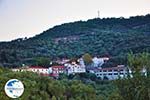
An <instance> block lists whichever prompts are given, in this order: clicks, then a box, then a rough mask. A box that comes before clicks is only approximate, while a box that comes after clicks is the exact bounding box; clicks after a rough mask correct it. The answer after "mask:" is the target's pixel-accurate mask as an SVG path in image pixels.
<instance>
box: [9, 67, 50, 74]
mask: <svg viewBox="0 0 150 100" xmlns="http://www.w3.org/2000/svg"><path fill="white" fill-rule="evenodd" d="M12 71H15V72H23V71H30V72H34V73H38V74H40V75H43V76H49V74H50V73H52V69H51V68H44V67H41V66H31V67H24V68H13V69H12Z"/></svg>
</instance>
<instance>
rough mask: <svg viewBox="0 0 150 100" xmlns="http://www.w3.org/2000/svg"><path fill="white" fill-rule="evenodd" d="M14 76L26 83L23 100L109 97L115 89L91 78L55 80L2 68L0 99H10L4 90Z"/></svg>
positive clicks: (87, 99)
mask: <svg viewBox="0 0 150 100" xmlns="http://www.w3.org/2000/svg"><path fill="white" fill-rule="evenodd" d="M12 78H17V79H19V80H21V81H22V82H23V84H24V87H25V91H24V93H23V95H22V96H21V97H20V99H21V100H99V98H100V97H101V98H102V97H103V98H105V99H106V98H108V96H109V94H107V92H108V93H109V92H112V91H113V90H114V89H113V88H112V87H113V86H111V85H112V84H111V83H106V84H105V85H103V84H101V85H99V84H97V83H95V82H94V81H92V80H91V81H89V82H88V83H86V84H85V79H84V81H82V80H81V79H82V78H81V77H80V78H79V79H77V78H75V77H74V79H71V80H70V79H67V78H64V79H59V80H55V79H52V78H50V77H44V76H39V75H37V74H34V73H31V72H11V71H10V70H8V69H5V68H0V100H10V98H8V97H7V96H6V94H5V92H4V85H5V83H6V82H7V81H8V80H9V79H12ZM87 80H88V79H87ZM107 86H108V87H107ZM105 89H106V90H105Z"/></svg>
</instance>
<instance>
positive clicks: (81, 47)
mask: <svg viewBox="0 0 150 100" xmlns="http://www.w3.org/2000/svg"><path fill="white" fill-rule="evenodd" d="M149 32H150V15H146V16H137V17H132V18H129V19H124V18H106V19H91V20H88V21H85V22H83V21H78V22H74V23H67V24H62V25H59V26H55V27H54V28H51V29H49V30H47V31H44V32H43V33H42V34H40V35H37V36H35V37H33V38H30V39H25V40H24V39H17V40H14V41H11V42H3V43H0V65H3V66H20V65H21V63H24V64H32V60H33V59H34V58H35V57H46V58H47V57H48V58H51V59H52V60H53V59H57V58H78V57H80V56H81V55H84V54H85V53H89V54H91V55H92V56H95V55H96V56H110V57H111V60H110V61H108V63H109V65H110V66H114V65H116V64H124V63H125V60H126V55H127V53H128V52H129V51H130V50H132V51H133V52H134V53H140V52H143V51H148V52H150V47H149V44H150V39H149V38H150V34H149Z"/></svg>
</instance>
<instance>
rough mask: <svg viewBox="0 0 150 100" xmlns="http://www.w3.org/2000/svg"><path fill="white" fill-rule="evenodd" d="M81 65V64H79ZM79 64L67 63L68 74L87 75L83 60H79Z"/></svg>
mask: <svg viewBox="0 0 150 100" xmlns="http://www.w3.org/2000/svg"><path fill="white" fill-rule="evenodd" d="M78 63H79V64H78ZM78 63H76V62H72V63H66V64H64V66H65V67H66V73H67V74H68V75H70V74H75V73H85V72H86V69H85V65H84V61H83V59H82V58H80V59H79V60H78Z"/></svg>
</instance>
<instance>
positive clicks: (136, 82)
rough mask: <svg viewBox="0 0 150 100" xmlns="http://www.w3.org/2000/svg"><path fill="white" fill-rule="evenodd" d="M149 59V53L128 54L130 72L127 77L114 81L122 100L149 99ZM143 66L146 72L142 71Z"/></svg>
mask: <svg viewBox="0 0 150 100" xmlns="http://www.w3.org/2000/svg"><path fill="white" fill-rule="evenodd" d="M149 61H150V54H149V53H140V54H137V55H133V54H132V53H131V54H129V55H128V65H129V68H130V69H131V70H132V73H131V75H128V77H126V78H124V79H120V80H117V81H116V83H117V86H118V89H119V94H120V96H121V97H122V98H123V100H150V87H149V86H150V76H149V74H148V73H149V67H150V63H149ZM143 68H145V69H146V71H147V74H144V73H143V72H142V70H143Z"/></svg>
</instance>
